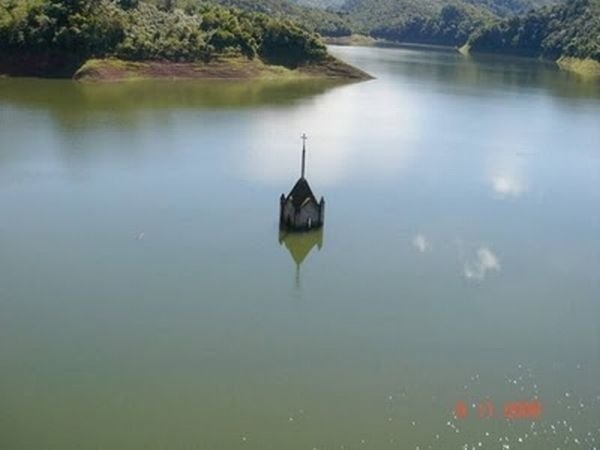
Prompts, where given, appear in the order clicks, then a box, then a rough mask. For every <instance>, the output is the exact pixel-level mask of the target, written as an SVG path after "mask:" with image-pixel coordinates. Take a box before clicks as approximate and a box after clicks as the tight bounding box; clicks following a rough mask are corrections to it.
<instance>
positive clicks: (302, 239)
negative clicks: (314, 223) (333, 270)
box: [279, 228, 323, 287]
mask: <svg viewBox="0 0 600 450" xmlns="http://www.w3.org/2000/svg"><path fill="white" fill-rule="evenodd" d="M279 244H281V245H284V246H285V247H286V248H287V249H288V251H289V252H290V255H291V256H292V259H293V260H294V263H295V264H296V287H300V268H301V266H302V263H303V262H304V260H305V259H306V257H307V256H308V255H309V254H310V252H311V251H312V249H313V248H315V247H317V249H318V250H321V248H322V247H323V229H322V228H320V229H318V230H314V231H307V232H304V233H290V232H286V231H280V232H279Z"/></svg>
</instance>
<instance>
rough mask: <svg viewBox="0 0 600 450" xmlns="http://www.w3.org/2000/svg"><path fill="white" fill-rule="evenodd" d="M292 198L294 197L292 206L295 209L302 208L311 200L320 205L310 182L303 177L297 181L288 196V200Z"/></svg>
mask: <svg viewBox="0 0 600 450" xmlns="http://www.w3.org/2000/svg"><path fill="white" fill-rule="evenodd" d="M290 197H292V204H293V205H294V208H300V206H302V204H303V203H304V202H305V201H306V200H307V199H311V200H312V201H313V202H315V203H319V202H317V199H316V198H315V195H314V194H313V192H312V190H311V188H310V185H309V184H308V181H306V178H303V177H302V178H300V179H298V181H296V184H295V185H294V187H293V188H292V190H291V191H290V193H289V194H288V196H287V198H288V199H289V198H290Z"/></svg>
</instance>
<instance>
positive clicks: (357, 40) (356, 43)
mask: <svg viewBox="0 0 600 450" xmlns="http://www.w3.org/2000/svg"><path fill="white" fill-rule="evenodd" d="M324 41H325V43H326V44H327V45H338V46H342V47H343V46H348V47H376V48H408V49H410V48H413V49H422V50H436V51H445V52H457V53H460V54H461V55H463V56H473V57H477V56H490V57H501V58H519V59H524V60H537V61H544V62H547V63H552V64H555V65H556V66H557V67H558V68H559V69H560V70H562V71H565V72H569V73H574V74H577V75H579V76H581V77H583V78H587V79H597V78H600V61H596V60H594V59H591V58H576V57H572V56H561V57H560V58H558V59H547V58H541V57H533V56H524V55H517V54H510V53H494V52H473V51H472V50H471V47H470V46H469V44H465V45H463V46H462V47H454V46H450V45H439V44H421V43H415V42H395V41H387V40H383V39H375V38H372V37H370V36H365V35H351V36H342V37H336V38H324Z"/></svg>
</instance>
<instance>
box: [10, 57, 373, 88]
mask: <svg viewBox="0 0 600 450" xmlns="http://www.w3.org/2000/svg"><path fill="white" fill-rule="evenodd" d="M8 62H10V60H9V61H8ZM25 62H26V63H27V62H29V61H27V60H26V61H25ZM0 68H4V70H0V77H4V76H7V77H12V76H34V77H41V78H62V79H73V80H76V81H79V82H118V81H134V80H195V79H203V80H279V79H282V80H290V79H331V80H340V81H366V80H370V79H372V78H373V77H372V76H371V75H369V74H368V73H366V72H364V71H362V70H360V69H358V68H356V67H353V66H351V65H349V64H346V63H345V62H343V61H340V60H339V59H337V58H335V57H333V56H331V55H327V56H326V57H325V58H323V59H322V60H319V61H315V62H314V63H310V64H305V65H300V66H298V67H296V68H288V67H284V66H281V65H275V64H268V63H266V62H264V61H262V60H261V59H259V58H255V59H248V58H245V57H243V56H237V55H236V56H221V57H217V58H215V59H213V60H211V61H209V62H202V61H196V62H172V61H130V60H122V59H118V58H113V57H108V58H98V59H89V60H87V61H85V62H83V64H80V65H78V66H75V68H72V69H69V70H67V69H64V70H62V71H59V72H56V71H52V70H44V69H45V67H44V66H41V68H36V67H35V66H33V65H28V64H22V63H21V64H14V65H11V64H6V63H4V64H0ZM28 69H29V70H28ZM57 73H58V75H57Z"/></svg>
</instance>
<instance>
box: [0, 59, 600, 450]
mask: <svg viewBox="0 0 600 450" xmlns="http://www.w3.org/2000/svg"><path fill="white" fill-rule="evenodd" d="M333 51H334V52H335V53H336V54H337V55H339V56H341V57H342V58H344V59H345V60H347V61H349V62H351V63H353V64H355V65H357V66H359V67H361V68H363V69H365V70H367V71H369V72H370V73H372V74H373V75H375V76H376V77H377V79H376V80H374V81H370V82H367V83H360V84H352V85H345V86H336V85H332V84H331V83H318V82H302V83H298V82H295V83H290V82H286V83H242V84H236V83H214V82H213V83H201V82H191V83H190V82H179V83H170V82H159V83H156V82H148V83H146V82H139V83H131V84H114V85H80V84H77V83H73V82H70V81H42V80H31V79H30V80H25V79H23V80H19V79H2V80H0V211H1V214H0V448H1V449H3V450H4V449H6V450H86V449H94V450H105V449H107V450H108V449H110V450H119V449H127V450H138V449H145V450H146V449H148V450H154V449H161V450H162V449H171V450H176V449H217V450H221V449H223V450H230V449H252V450H257V449H291V450H296V449H308V450H311V449H315V448H316V449H319V450H321V449H342V448H343V449H388V448H406V449H410V448H412V449H415V448H420V449H429V448H431V449H449V448H457V449H458V448H463V446H464V445H468V448H469V449H470V448H472V447H476V448H511V449H512V448H526V449H549V448H557V447H560V448H562V449H565V448H588V449H589V448H595V447H597V446H598V445H599V443H600V428H599V427H600V383H599V382H598V380H600V320H599V317H600V300H599V298H600V295H598V294H599V293H600V208H599V205H600V144H599V143H600V84H598V83H591V82H584V81H582V80H580V79H578V78H577V77H575V76H571V75H567V74H564V73H561V72H559V71H557V70H556V69H555V68H553V67H552V66H548V65H544V64H541V63H537V62H529V61H509V60H497V59H482V60H469V59H466V58H464V57H462V56H460V55H455V54H452V53H444V52H425V51H421V50H411V49H364V48H362V49H361V48H335V49H333ZM302 132H306V133H307V134H308V135H309V136H310V140H309V143H308V169H307V172H308V178H309V180H310V182H311V183H312V186H313V188H314V190H315V191H316V192H315V193H316V194H317V195H318V196H320V195H324V196H325V198H326V201H327V213H326V214H327V215H326V227H325V229H324V231H323V233H322V234H316V235H308V236H304V237H289V236H287V237H286V236H282V237H280V236H279V233H278V229H277V219H278V217H277V215H278V210H277V208H278V197H279V195H280V194H281V193H282V192H284V191H287V190H288V189H289V188H290V187H291V185H292V184H293V182H294V181H295V179H296V178H297V176H298V172H299V154H300V145H301V142H300V140H299V136H300V134H301V133H302ZM280 238H281V241H280ZM535 398H537V399H538V400H539V401H540V402H541V404H542V406H543V408H544V410H543V414H542V417H541V418H540V419H539V420H537V421H536V422H535V423H533V422H532V421H531V420H515V421H507V420H505V419H504V418H503V411H502V410H503V406H504V404H505V403H507V402H514V401H521V400H533V399H535ZM487 400H490V401H492V402H493V404H494V406H495V415H494V417H491V418H484V419H481V418H479V416H478V411H477V408H473V405H475V406H477V405H478V404H479V403H481V402H484V401H487ZM457 402H464V403H465V404H467V405H468V416H467V417H466V418H464V419H457V418H455V417H454V408H455V405H456V403H457Z"/></svg>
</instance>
